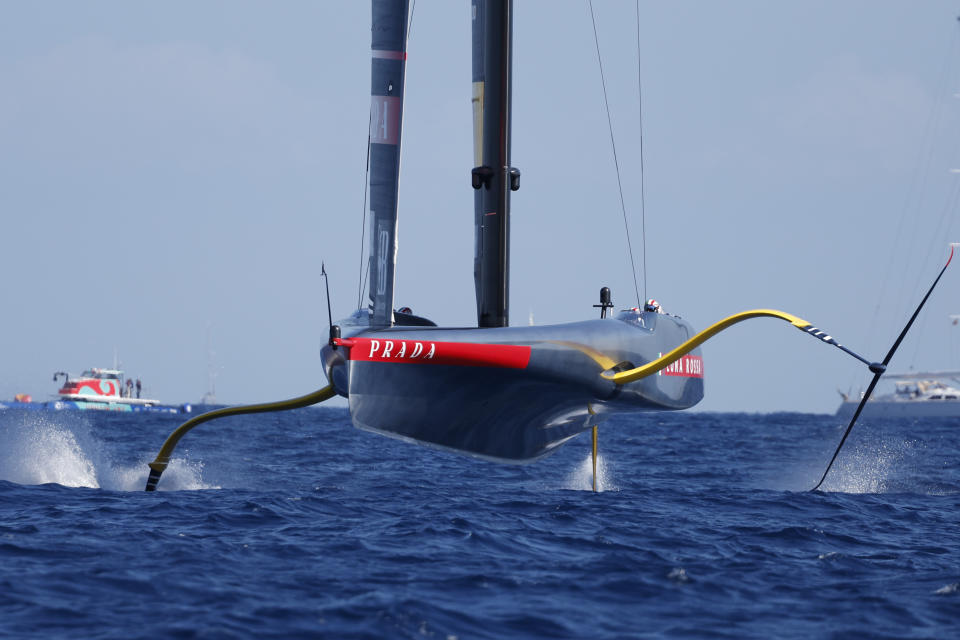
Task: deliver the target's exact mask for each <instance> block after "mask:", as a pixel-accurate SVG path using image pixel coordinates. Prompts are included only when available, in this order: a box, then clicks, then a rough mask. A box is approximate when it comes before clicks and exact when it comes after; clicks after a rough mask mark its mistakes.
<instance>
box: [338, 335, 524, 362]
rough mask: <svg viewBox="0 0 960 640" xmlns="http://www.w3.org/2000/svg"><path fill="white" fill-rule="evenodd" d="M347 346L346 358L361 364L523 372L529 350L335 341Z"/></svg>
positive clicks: (427, 342)
mask: <svg viewBox="0 0 960 640" xmlns="http://www.w3.org/2000/svg"><path fill="white" fill-rule="evenodd" d="M335 342H336V344H337V345H338V346H343V347H348V348H349V353H348V354H347V358H348V359H350V360H359V361H364V362H395V363H398V364H401V363H413V364H444V365H453V366H459V367H501V368H504V369H525V368H526V367H527V365H528V364H529V363H530V351H531V349H530V347H528V346H524V345H515V344H478V343H473V342H434V341H432V340H390V339H388V338H344V339H339V340H336V341H335Z"/></svg>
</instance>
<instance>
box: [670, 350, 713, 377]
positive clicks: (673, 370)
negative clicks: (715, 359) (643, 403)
mask: <svg viewBox="0 0 960 640" xmlns="http://www.w3.org/2000/svg"><path fill="white" fill-rule="evenodd" d="M659 373H660V375H664V376H682V377H684V378H702V377H703V358H701V357H700V356H691V355H685V356H683V357H681V358H680V359H679V360H677V361H676V362H673V363H671V364H670V365H669V366H667V367H666V368H664V369H661V370H660V371H659Z"/></svg>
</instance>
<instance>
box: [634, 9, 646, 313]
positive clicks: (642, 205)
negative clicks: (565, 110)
mask: <svg viewBox="0 0 960 640" xmlns="http://www.w3.org/2000/svg"><path fill="white" fill-rule="evenodd" d="M636 6H637V96H638V98H639V100H638V102H639V113H638V116H639V120H640V238H641V241H642V243H643V299H644V300H646V299H647V291H648V290H647V205H646V195H645V194H646V189H645V188H644V183H643V178H644V176H645V175H646V172H645V171H644V170H643V74H642V73H641V69H640V0H637V2H636Z"/></svg>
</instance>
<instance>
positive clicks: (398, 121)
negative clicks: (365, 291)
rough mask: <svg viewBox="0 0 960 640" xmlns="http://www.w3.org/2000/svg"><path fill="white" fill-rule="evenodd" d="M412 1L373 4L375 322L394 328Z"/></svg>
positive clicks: (381, 0)
mask: <svg viewBox="0 0 960 640" xmlns="http://www.w3.org/2000/svg"><path fill="white" fill-rule="evenodd" d="M407 7H408V3H407V0H373V7H372V23H371V24H372V27H371V31H372V38H371V47H370V48H371V59H370V70H371V85H370V214H371V216H370V217H371V229H370V265H369V269H370V294H369V297H370V309H371V315H370V323H371V325H372V326H374V327H388V326H391V325H392V324H393V285H394V271H395V267H396V262H397V191H398V188H399V180H400V133H401V127H402V123H403V76H404V69H405V66H406V61H407V15H408V12H407Z"/></svg>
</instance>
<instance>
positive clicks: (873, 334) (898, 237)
mask: <svg viewBox="0 0 960 640" xmlns="http://www.w3.org/2000/svg"><path fill="white" fill-rule="evenodd" d="M954 33H956V32H954ZM958 43H960V40H958V39H957V38H956V36H955V35H954V36H953V37H951V39H950V42H949V45H948V50H947V51H946V55H945V56H944V58H943V63H942V65H941V68H940V72H939V74H938V76H937V77H938V80H937V84H936V93H935V96H934V97H935V100H934V103H933V105H932V106H931V108H930V113H929V115H928V116H927V118H926V122H925V124H924V127H923V134H922V135H921V137H920V145H919V149H918V151H917V159H916V164H915V165H914V169H913V172H912V174H911V176H910V181H909V184H908V187H907V191H906V194H905V195H904V200H903V204H902V205H901V207H900V219H899V221H898V223H897V230H896V233H895V234H894V236H893V240H894V243H893V246H892V248H891V250H890V254H891V255H915V254H916V252H914V251H913V250H912V247H913V246H914V245H915V243H916V236H917V230H918V228H919V227H920V226H921V225H919V224H918V223H917V219H918V218H919V216H920V213H921V211H922V209H923V208H924V198H925V194H926V193H927V192H928V189H927V184H928V182H929V178H930V168H931V165H932V163H933V159H934V155H935V152H934V151H935V150H934V145H935V143H934V140H935V135H936V133H937V131H938V130H940V128H941V122H942V120H943V111H944V106H945V104H946V102H947V101H948V99H947V96H948V93H949V90H948V74H949V71H950V65H951V62H953V61H954V60H955V59H956V56H957V45H958ZM955 201H956V193H952V194H951V195H950V196H949V197H948V204H947V209H948V210H951V209H953V207H954V204H953V203H954V202H955ZM945 213H946V211H945V212H944V214H945ZM908 217H909V218H910V219H911V222H910V225H909V227H908V229H909V234H908V233H907V230H906V229H905V227H907V225H908ZM938 226H939V225H938ZM935 238H936V243H940V242H941V241H942V240H943V236H941V235H939V234H938V235H936V236H935ZM935 255H937V254H936V252H935V251H930V252H927V261H924V264H923V265H922V267H923V268H922V269H920V270H919V271H918V272H917V275H916V279H915V284H914V286H913V287H912V288H911V289H910V291H917V290H919V289H920V287H921V286H922V278H923V277H924V276H923V274H925V273H926V272H927V269H928V264H929V262H928V261H929V259H930V258H931V256H935ZM897 268H899V269H901V270H903V268H904V267H903V266H902V265H901V266H900V267H898V266H897V261H896V260H888V261H887V264H886V268H885V269H884V276H883V278H881V279H880V293H879V295H878V297H877V302H876V306H875V307H874V313H873V314H872V315H871V317H870V325H869V329H868V331H867V333H866V343H867V344H873V343H874V341H875V340H876V339H877V331H878V329H879V327H878V319H879V318H881V317H883V316H884V311H883V309H884V304H885V302H884V301H886V300H888V299H889V296H888V290H889V288H892V287H893V286H894V285H893V284H892V283H891V279H892V277H893V271H894V269H897ZM906 283H907V278H906V277H905V276H903V274H902V279H901V281H900V285H899V287H896V288H897V295H896V297H895V298H894V300H904V299H905V298H906V296H908V295H909V292H908V291H907V290H906ZM886 315H889V314H886ZM924 323H925V317H924V318H921V319H920V325H921V329H922V328H923V325H924ZM922 333H923V331H922V330H921V331H920V334H922ZM915 344H916V346H917V348H919V342H916V343H915ZM915 360H916V352H915V353H914V354H913V357H912V358H911V360H910V363H911V366H912V364H913V363H914V362H915ZM854 379H859V376H858V374H856V373H853V372H851V376H850V384H849V388H851V389H852V387H853V385H854V382H853V381H854Z"/></svg>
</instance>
